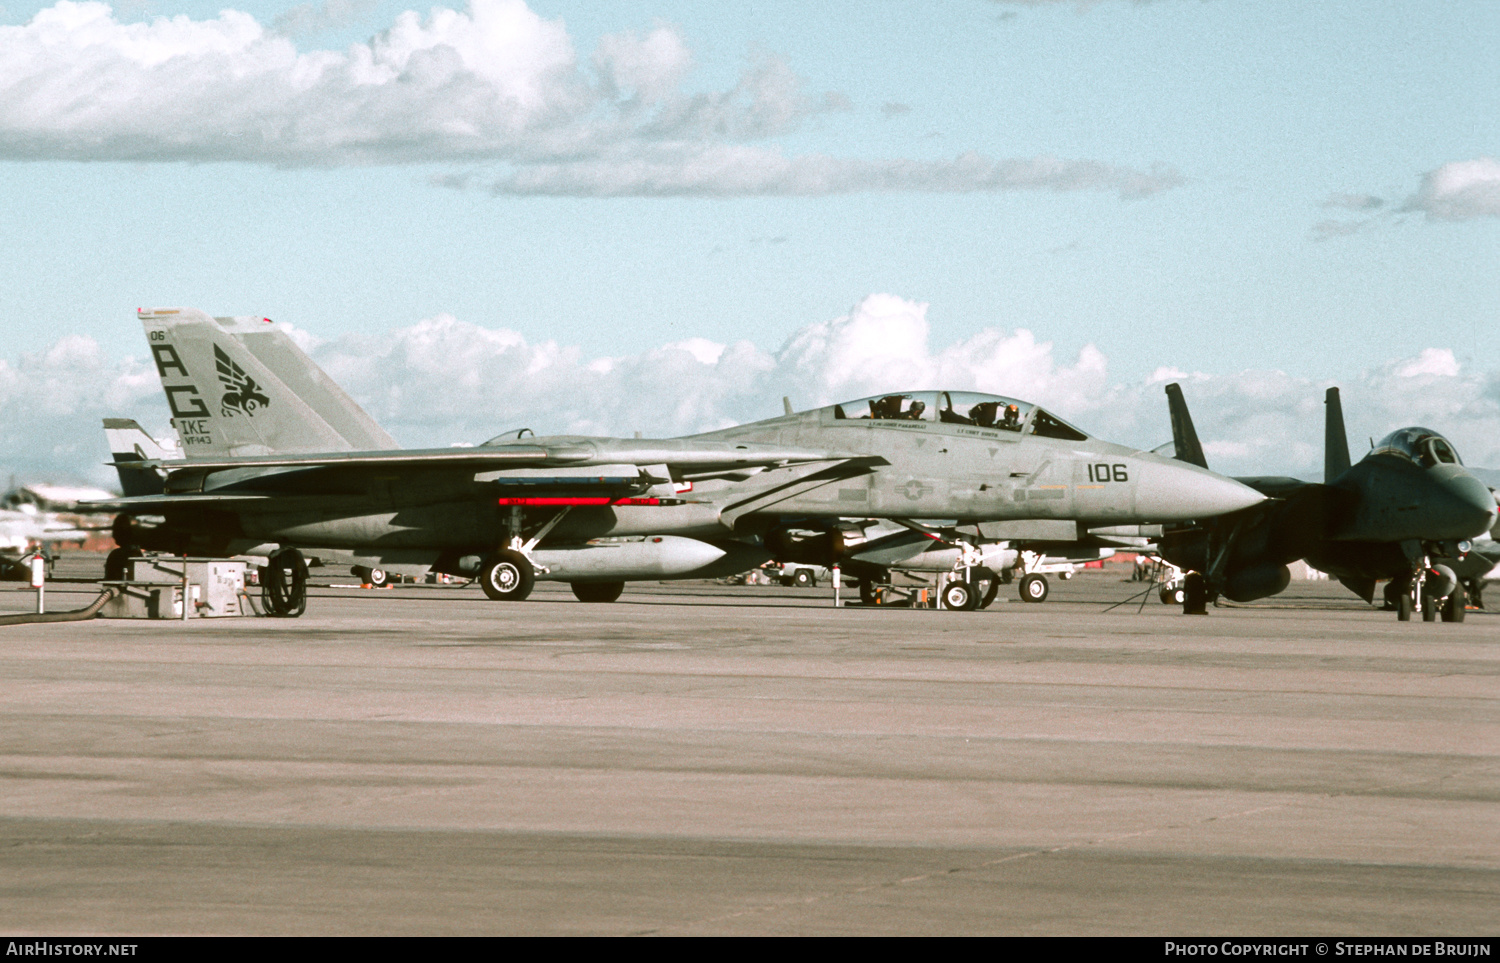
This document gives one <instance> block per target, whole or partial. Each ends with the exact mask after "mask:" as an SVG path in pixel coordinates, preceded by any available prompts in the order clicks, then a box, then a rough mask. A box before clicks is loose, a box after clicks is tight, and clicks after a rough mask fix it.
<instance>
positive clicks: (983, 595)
mask: <svg viewBox="0 0 1500 963" xmlns="http://www.w3.org/2000/svg"><path fill="white" fill-rule="evenodd" d="M974 584H975V585H976V586H977V587H978V588H979V591H980V596H979V605H978V608H981V609H987V608H989V607H990V606H991V605H992V604H994V601H995V596H997V595H999V594H1000V577H999V576H997V575H996V574H995V573H994V572H991V571H989V570H988V569H984V570H982V572H981V574H980V575H979V577H978V578H976V579H975V580H974Z"/></svg>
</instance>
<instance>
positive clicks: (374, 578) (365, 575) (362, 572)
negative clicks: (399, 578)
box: [349, 565, 391, 588]
mask: <svg viewBox="0 0 1500 963" xmlns="http://www.w3.org/2000/svg"><path fill="white" fill-rule="evenodd" d="M349 571H350V572H352V573H353V574H354V575H355V577H357V578H358V579H359V580H360V581H361V582H362V583H364V584H365V585H368V586H370V587H371V588H384V587H385V586H387V585H389V584H390V582H391V577H390V576H389V575H388V574H386V571H385V569H383V568H368V567H366V566H364V565H356V566H354V567H353V568H351V569H350V570H349Z"/></svg>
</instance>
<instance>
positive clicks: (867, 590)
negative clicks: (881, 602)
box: [859, 578, 875, 605]
mask: <svg viewBox="0 0 1500 963" xmlns="http://www.w3.org/2000/svg"><path fill="white" fill-rule="evenodd" d="M859 604H860V605H874V604H875V583H874V582H872V581H870V580H869V579H867V578H862V579H860V580H859Z"/></svg>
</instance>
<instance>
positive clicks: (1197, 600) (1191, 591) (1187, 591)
mask: <svg viewBox="0 0 1500 963" xmlns="http://www.w3.org/2000/svg"><path fill="white" fill-rule="evenodd" d="M1182 614H1183V615H1207V614H1208V582H1207V580H1206V579H1204V577H1203V575H1202V574H1201V573H1199V572H1189V573H1187V577H1186V578H1184V579H1183V580H1182Z"/></svg>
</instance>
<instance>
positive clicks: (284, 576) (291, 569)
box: [260, 548, 307, 619]
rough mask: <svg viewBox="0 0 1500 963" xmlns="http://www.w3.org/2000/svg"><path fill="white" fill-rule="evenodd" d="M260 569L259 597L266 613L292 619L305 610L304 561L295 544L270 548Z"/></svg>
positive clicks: (305, 570) (305, 572) (305, 577)
mask: <svg viewBox="0 0 1500 963" xmlns="http://www.w3.org/2000/svg"><path fill="white" fill-rule="evenodd" d="M267 561H268V562H269V563H270V564H268V565H266V567H265V568H263V569H261V570H260V598H261V601H262V602H264V603H265V606H266V614H267V615H271V616H275V617H276V618H281V619H295V618H296V617H297V616H299V615H301V614H302V613H303V612H306V611H307V561H306V560H305V559H304V558H303V557H302V553H301V552H299V551H297V550H296V549H295V548H284V549H281V550H280V551H278V552H272V553H271V557H270V558H269V559H268V560H267Z"/></svg>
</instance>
